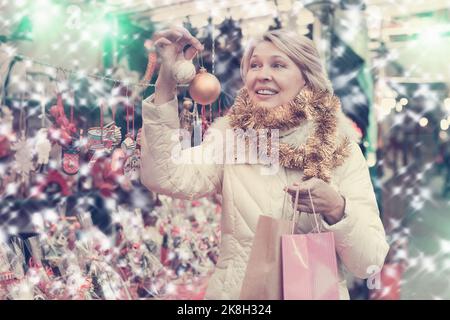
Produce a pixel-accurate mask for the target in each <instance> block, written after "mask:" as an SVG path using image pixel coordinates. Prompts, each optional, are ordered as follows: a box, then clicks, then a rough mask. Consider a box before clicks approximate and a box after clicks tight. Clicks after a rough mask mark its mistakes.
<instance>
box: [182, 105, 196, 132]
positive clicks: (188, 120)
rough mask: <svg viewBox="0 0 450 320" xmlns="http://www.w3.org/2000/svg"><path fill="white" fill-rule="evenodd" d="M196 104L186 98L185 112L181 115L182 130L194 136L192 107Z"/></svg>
mask: <svg viewBox="0 0 450 320" xmlns="http://www.w3.org/2000/svg"><path fill="white" fill-rule="evenodd" d="M193 105H194V103H193V102H192V99H190V98H184V101H183V111H182V115H181V128H183V129H185V130H187V131H188V132H189V133H191V134H192V120H193V112H191V109H192V106H193Z"/></svg>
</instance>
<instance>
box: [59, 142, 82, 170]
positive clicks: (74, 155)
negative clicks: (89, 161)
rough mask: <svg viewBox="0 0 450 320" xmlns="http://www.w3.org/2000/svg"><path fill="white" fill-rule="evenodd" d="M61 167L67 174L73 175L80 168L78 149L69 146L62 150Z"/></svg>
mask: <svg viewBox="0 0 450 320" xmlns="http://www.w3.org/2000/svg"><path fill="white" fill-rule="evenodd" d="M62 153H63V156H62V161H63V165H62V169H63V171H64V173H66V174H68V175H74V174H76V173H77V172H78V170H79V169H80V149H79V148H77V147H75V146H73V145H72V146H70V147H68V148H66V149H63V151H62Z"/></svg>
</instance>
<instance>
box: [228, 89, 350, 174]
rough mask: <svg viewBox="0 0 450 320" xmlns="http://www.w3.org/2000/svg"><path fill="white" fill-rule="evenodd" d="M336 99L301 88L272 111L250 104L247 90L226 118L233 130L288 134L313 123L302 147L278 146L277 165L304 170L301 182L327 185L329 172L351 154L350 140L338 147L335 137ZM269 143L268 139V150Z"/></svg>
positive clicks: (338, 110) (337, 107) (337, 101)
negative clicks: (301, 126) (308, 180)
mask: <svg viewBox="0 0 450 320" xmlns="http://www.w3.org/2000/svg"><path fill="white" fill-rule="evenodd" d="M340 108H341V105H340V102H339V99H338V98H337V97H336V96H334V95H331V94H329V93H327V92H323V91H322V92H317V91H312V90H311V89H309V88H308V87H304V88H303V89H302V90H301V91H300V93H299V94H298V95H297V96H296V97H295V98H294V99H293V100H292V101H291V102H289V103H288V104H286V105H281V106H277V107H274V108H266V107H261V106H258V105H256V104H253V103H252V101H251V99H250V97H249V95H248V91H247V89H245V88H244V89H241V90H240V92H239V94H238V96H237V97H236V100H235V103H234V105H233V106H232V108H231V110H230V112H229V114H228V116H229V118H230V125H231V127H232V128H233V129H235V130H236V129H242V130H247V129H254V130H258V129H269V135H270V130H271V129H279V130H288V129H292V128H295V127H298V126H299V125H301V124H302V123H303V122H304V121H305V120H309V119H312V121H313V124H314V132H313V134H311V136H309V137H308V138H307V140H306V143H305V144H302V145H299V146H294V145H290V144H286V143H280V144H279V145H278V148H279V150H278V151H279V160H280V165H281V166H283V167H286V168H291V169H299V170H303V173H304V177H303V179H304V180H307V179H309V178H312V177H317V178H320V179H322V180H324V181H326V182H330V178H331V170H332V169H334V168H336V167H338V166H340V165H342V163H343V162H344V160H345V158H347V157H348V156H349V154H350V140H349V139H348V138H347V137H345V138H344V140H343V142H342V143H341V144H340V145H337V143H338V141H337V140H338V134H337V115H338V112H340ZM270 140H271V139H268V143H269V149H268V150H272V149H271V146H270Z"/></svg>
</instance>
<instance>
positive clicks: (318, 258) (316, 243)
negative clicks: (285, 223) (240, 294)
mask: <svg viewBox="0 0 450 320" xmlns="http://www.w3.org/2000/svg"><path fill="white" fill-rule="evenodd" d="M308 191H309V190H308ZM309 198H310V201H311V206H312V209H313V214H314V220H315V223H316V230H317V231H318V233H309V234H293V232H292V231H293V225H294V222H293V221H292V225H291V234H285V235H283V236H282V238H281V246H282V263H283V298H284V299H285V300H335V299H339V284H338V282H339V277H338V272H337V262H336V249H335V244H334V236H333V233H332V232H320V225H319V223H318V221H317V216H316V213H315V209H314V204H313V203H312V198H311V193H310V192H309ZM297 204H298V194H297V196H296V201H295V207H296V206H297ZM296 211H297V209H296V208H294V212H296ZM313 232H314V226H313Z"/></svg>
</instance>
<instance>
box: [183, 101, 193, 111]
mask: <svg viewBox="0 0 450 320" xmlns="http://www.w3.org/2000/svg"><path fill="white" fill-rule="evenodd" d="M193 104H194V103H193V102H192V100H191V99H189V98H184V101H183V109H185V110H191V108H192V105H193Z"/></svg>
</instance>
